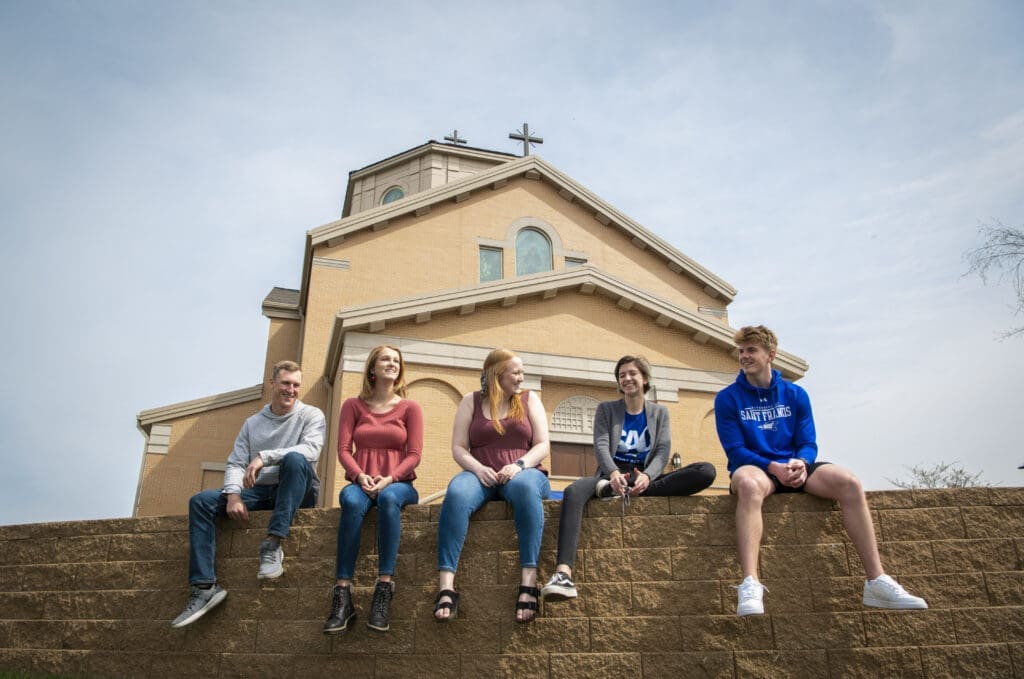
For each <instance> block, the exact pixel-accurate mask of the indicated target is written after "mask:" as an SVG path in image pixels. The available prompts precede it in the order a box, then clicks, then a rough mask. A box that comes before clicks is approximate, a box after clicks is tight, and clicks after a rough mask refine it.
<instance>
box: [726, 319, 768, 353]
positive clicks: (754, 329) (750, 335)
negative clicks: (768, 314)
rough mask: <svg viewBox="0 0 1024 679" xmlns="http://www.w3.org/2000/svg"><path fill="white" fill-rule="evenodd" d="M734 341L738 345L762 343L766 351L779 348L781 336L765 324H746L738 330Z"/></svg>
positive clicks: (733, 338) (733, 337)
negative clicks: (777, 335) (776, 334)
mask: <svg viewBox="0 0 1024 679" xmlns="http://www.w3.org/2000/svg"><path fill="white" fill-rule="evenodd" d="M732 341H733V342H735V343H736V345H737V346H739V345H740V344H760V345H761V346H762V347H764V349H765V351H775V350H777V349H778V348H779V338H778V337H776V336H775V333H774V332H772V331H771V330H770V329H768V328H766V327H765V326H763V325H745V326H743V327H742V328H740V329H739V330H737V331H736V334H735V335H733V336H732Z"/></svg>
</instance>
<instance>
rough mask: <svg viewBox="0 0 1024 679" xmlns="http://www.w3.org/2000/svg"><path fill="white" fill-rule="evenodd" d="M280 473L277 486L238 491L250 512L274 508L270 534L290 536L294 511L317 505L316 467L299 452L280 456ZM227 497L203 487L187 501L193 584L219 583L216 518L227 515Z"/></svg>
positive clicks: (189, 570)
mask: <svg viewBox="0 0 1024 679" xmlns="http://www.w3.org/2000/svg"><path fill="white" fill-rule="evenodd" d="M280 466H281V473H280V478H279V480H278V483H277V485H275V486H253V487H252V488H243V489H242V492H241V493H239V497H241V499H242V503H243V504H244V505H245V507H246V509H248V510H249V511H250V512H252V511H259V510H262V509H273V510H274V513H273V514H271V515H270V525H268V526H267V535H276V536H278V537H282V538H285V537H288V530H289V529H290V528H291V526H292V519H293V518H294V517H295V512H296V511H297V510H298V509H299V508H300V507H302V508H307V507H312V506H314V505H315V504H316V493H315V492H314V491H313V468H312V467H310V465H309V462H307V461H306V458H304V457H302V455H300V454H299V453H295V452H292V453H288V454H287V455H285V456H284V457H283V458H281V465H280ZM227 507H228V496H227V495H225V494H223V493H222V492H221V491H219V490H204V491H202V492H200V493H196V494H195V495H193V496H192V499H191V500H189V503H188V546H189V555H188V581H189V584H192V585H209V584H213V583H215V582H217V571H216V562H217V518H218V517H221V516H227Z"/></svg>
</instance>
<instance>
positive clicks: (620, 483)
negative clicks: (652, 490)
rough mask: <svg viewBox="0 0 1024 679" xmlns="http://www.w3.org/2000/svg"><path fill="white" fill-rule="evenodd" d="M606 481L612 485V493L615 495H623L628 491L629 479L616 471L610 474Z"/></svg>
mask: <svg viewBox="0 0 1024 679" xmlns="http://www.w3.org/2000/svg"><path fill="white" fill-rule="evenodd" d="M608 480H609V481H610V482H611V484H612V493H614V494H615V495H620V496H621V495H625V494H626V493H627V492H628V491H629V477H628V476H626V475H625V474H623V473H622V472H620V471H619V470H618V469H616V470H615V471H613V472H612V475H611V476H610V477H608Z"/></svg>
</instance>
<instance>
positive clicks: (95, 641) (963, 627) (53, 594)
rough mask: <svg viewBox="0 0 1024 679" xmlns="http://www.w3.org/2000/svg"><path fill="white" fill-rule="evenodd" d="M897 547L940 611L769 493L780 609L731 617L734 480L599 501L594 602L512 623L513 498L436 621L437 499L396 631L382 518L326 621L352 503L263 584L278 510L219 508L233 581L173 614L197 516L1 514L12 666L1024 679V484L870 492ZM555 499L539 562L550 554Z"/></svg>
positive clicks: (765, 558) (586, 553) (827, 522)
mask: <svg viewBox="0 0 1024 679" xmlns="http://www.w3.org/2000/svg"><path fill="white" fill-rule="evenodd" d="M869 499H870V502H871V506H872V510H873V515H874V520H875V528H876V532H877V533H878V537H879V543H880V549H881V552H882V558H883V563H884V564H885V565H886V570H887V571H888V572H889V573H891V574H892V575H894V576H895V577H896V578H897V579H899V580H900V582H901V583H902V584H903V585H905V586H906V587H907V589H909V590H910V591H911V592H913V593H915V594H919V595H921V596H924V597H925V598H926V599H927V600H928V603H929V605H930V607H931V608H930V610H928V611H922V612H907V611H883V610H876V609H867V608H864V607H863V606H862V605H861V603H860V594H861V587H862V584H863V572H862V570H861V567H860V562H859V560H858V559H857V556H856V553H855V552H854V550H853V548H852V546H851V545H850V544H849V542H848V541H847V539H846V535H845V533H844V532H843V530H842V521H841V516H840V513H839V512H838V510H837V508H836V506H835V505H834V504H833V503H831V502H827V501H823V500H819V499H816V498H811V497H806V496H797V495H789V496H778V497H772V498H769V500H768V501H767V503H766V505H765V539H764V543H765V544H764V547H763V549H762V560H761V563H762V580H763V581H764V583H765V585H766V586H767V587H768V589H769V590H770V592H769V593H768V594H767V595H766V596H765V605H766V610H767V615H764V616H754V617H748V618H738V617H736V616H735V615H734V611H735V605H736V593H735V589H733V588H732V585H735V584H737V581H738V579H739V571H738V566H737V563H736V556H735V549H734V543H733V541H734V532H735V531H734V528H733V515H732V513H733V508H734V501H733V499H732V498H730V497H728V496H716V497H696V498H645V499H640V500H637V501H634V502H633V504H632V506H631V507H630V508H629V510H628V513H627V515H626V517H624V518H623V517H622V516H621V511H620V504H619V503H617V502H614V501H611V502H599V501H591V502H590V503H589V505H588V507H587V518H586V519H585V520H584V528H583V534H582V536H581V541H580V555H579V558H578V560H577V568H576V578H575V579H576V582H577V585H578V587H579V590H580V597H579V599H576V600H573V601H568V602H558V603H549V604H546V605H544V606H543V607H542V610H541V616H540V618H539V619H538V620H537V621H536V622H534V623H533V624H531V625H527V626H522V625H517V624H516V623H515V622H514V621H513V605H514V600H515V590H516V585H517V584H518V570H519V569H518V553H517V551H516V550H517V548H516V538H515V531H514V529H513V526H512V521H511V518H510V516H509V515H508V513H507V510H506V506H505V505H504V503H491V504H490V505H488V506H487V507H485V508H484V509H483V510H482V511H481V512H479V513H478V514H477V515H475V516H474V518H473V521H472V522H471V526H470V531H469V535H468V537H467V541H466V548H465V551H464V553H463V560H462V563H461V565H460V572H459V577H458V586H459V589H460V591H461V593H462V600H461V606H460V610H459V619H458V620H456V621H453V622H451V623H448V624H438V623H435V622H433V620H432V618H431V613H430V611H431V608H432V602H433V596H434V592H435V587H436V551H435V550H436V544H437V537H436V532H437V515H438V511H439V509H440V507H439V506H436V505H434V506H429V507H426V506H417V507H410V508H407V510H406V512H405V515H404V517H405V518H404V523H403V537H402V546H401V553H400V554H399V558H398V569H397V573H396V582H397V589H396V595H395V599H394V603H393V606H392V616H391V631H390V632H388V633H386V634H379V633H374V632H371V631H369V630H367V629H366V627H365V621H366V613H367V609H368V606H369V599H370V593H371V588H372V585H373V580H374V578H373V574H374V573H375V564H376V560H375V554H374V552H375V551H376V549H375V540H374V538H373V533H372V531H373V529H374V528H375V526H374V525H373V518H374V514H373V513H371V514H370V515H369V516H368V517H367V526H366V529H365V531H364V536H363V551H364V554H362V555H361V556H360V560H359V562H358V564H357V575H356V585H357V586H356V587H355V590H354V592H355V601H356V607H357V610H358V613H359V617H358V619H357V621H356V624H355V626H354V628H353V629H350V630H349V631H348V632H346V633H344V634H342V635H338V636H333V637H332V636H324V635H322V634H321V632H320V626H321V625H322V623H323V620H324V618H325V617H326V614H327V608H328V605H329V603H330V587H331V585H332V584H333V573H334V550H335V534H336V526H337V519H338V511H339V510H337V509H334V510H303V511H301V512H300V514H299V516H298V518H297V520H296V525H295V527H294V528H293V533H292V536H291V537H290V538H289V539H288V541H286V543H285V544H286V546H285V553H286V559H285V574H284V575H283V576H282V577H281V578H280V579H279V580H276V581H273V582H270V583H265V582H261V581H258V580H257V579H256V569H257V559H256V552H257V546H258V544H259V542H260V540H261V539H262V536H263V528H265V526H266V521H267V519H268V516H269V515H268V514H267V513H266V512H260V513H254V514H253V519H252V522H251V524H250V526H249V527H247V528H235V527H233V526H232V525H231V524H230V522H224V523H223V524H222V525H221V530H220V535H219V539H218V554H219V560H218V566H219V569H218V570H219V577H220V581H221V584H223V585H224V586H225V587H226V588H227V589H228V591H229V596H228V598H227V600H226V601H225V603H224V604H222V605H221V606H220V607H219V608H217V609H215V610H214V611H212V612H211V613H210V614H209V615H207V616H206V617H205V618H204V619H202V620H200V621H198V622H197V623H195V624H193V625H191V626H189V627H187V628H185V629H182V630H172V629H171V628H170V626H169V622H170V620H171V619H172V618H174V616H176V615H177V614H178V613H179V612H180V610H181V608H182V607H183V606H184V604H185V601H186V599H187V596H188V587H187V585H186V579H187V567H188V564H187V560H188V559H187V555H188V533H187V519H186V518H185V517H181V516H174V517H156V518H142V519H114V520H107V521H83V522H69V523H53V524H33V525H20V526H5V527H0V671H8V672H13V673H16V674H17V675H18V676H23V675H24V676H49V675H57V676H75V677H79V676H97V677H146V678H148V679H151V678H154V677H172V676H173V677H205V678H213V677H224V678H226V677H262V676H267V677H274V678H275V679H280V678H284V679H287V678H289V677H294V678H295V679H314V678H316V677H330V678H331V679H336V678H337V677H346V678H347V677H412V676H415V677H488V678H493V677H503V676H509V677H512V676H514V677H560V678H561V677H588V678H593V677H606V676H607V677H624V676H630V677H690V676H693V677H723V678H724V677H729V678H733V677H787V676H792V677H859V676H863V677H878V676H904V677H975V676H976V677H1024V489H1022V488H971V489H959V490H930V491H894V492H876V493H869ZM558 511H559V505H558V504H557V503H553V502H552V503H547V512H548V522H547V526H546V528H545V535H544V543H543V548H542V554H541V557H542V563H541V577H542V579H546V578H547V577H548V576H549V575H550V573H551V572H552V570H553V568H554V549H555V538H556V532H557V527H558V518H557V517H558Z"/></svg>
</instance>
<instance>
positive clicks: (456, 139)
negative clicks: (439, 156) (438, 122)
mask: <svg viewBox="0 0 1024 679" xmlns="http://www.w3.org/2000/svg"><path fill="white" fill-rule="evenodd" d="M444 140H445V141H450V142H451V143H453V144H455V145H456V146H458V145H459V144H465V143H466V140H465V139H462V138H460V137H459V131H458V130H455V131H454V132H452V133H451V134H450V135H448V136H447V137H445V138H444Z"/></svg>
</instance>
